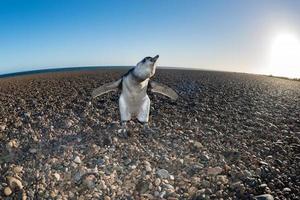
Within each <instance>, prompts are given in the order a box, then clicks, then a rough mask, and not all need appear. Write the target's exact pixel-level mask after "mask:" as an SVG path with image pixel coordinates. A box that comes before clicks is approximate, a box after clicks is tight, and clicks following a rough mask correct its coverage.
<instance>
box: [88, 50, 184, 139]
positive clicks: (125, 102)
mask: <svg viewBox="0 0 300 200" xmlns="http://www.w3.org/2000/svg"><path fill="white" fill-rule="evenodd" d="M158 58H159V55H156V56H155V57H145V58H144V59H143V60H141V61H140V62H139V63H137V65H136V66H135V67H134V68H132V69H130V70H129V71H128V72H127V73H126V74H124V75H123V76H122V77H121V78H120V79H118V80H117V81H114V82H111V83H107V84H104V85H102V86H100V87H98V88H96V89H94V90H93V92H92V98H96V97H98V96H100V95H103V94H105V93H108V92H112V91H118V90H121V94H120V97H119V111H120V118H121V129H120V130H119V131H118V132H119V133H121V134H122V136H123V137H127V136H128V135H127V134H128V130H127V122H128V121H130V120H131V119H135V118H136V119H137V120H138V121H139V122H140V123H142V124H143V129H144V131H145V133H146V134H147V135H149V134H151V133H154V132H155V131H153V129H151V128H150V127H149V123H148V122H149V113H150V98H149V96H148V94H147V90H148V89H149V90H150V91H151V92H155V93H159V94H162V95H165V96H167V97H169V98H171V99H172V100H174V101H175V100H177V98H178V94H177V93H176V92H175V91H174V90H173V89H171V88H170V87H168V86H166V85H164V84H161V83H158V82H155V81H152V80H150V79H151V78H152V77H153V76H154V74H155V71H156V61H157V59H158Z"/></svg>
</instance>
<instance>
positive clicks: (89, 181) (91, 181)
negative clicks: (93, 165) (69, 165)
mask: <svg viewBox="0 0 300 200" xmlns="http://www.w3.org/2000/svg"><path fill="white" fill-rule="evenodd" d="M95 181H96V177H95V176H94V175H89V176H87V177H85V179H84V180H83V184H84V185H86V186H87V187H88V188H89V189H93V188H95V186H96V184H95Z"/></svg>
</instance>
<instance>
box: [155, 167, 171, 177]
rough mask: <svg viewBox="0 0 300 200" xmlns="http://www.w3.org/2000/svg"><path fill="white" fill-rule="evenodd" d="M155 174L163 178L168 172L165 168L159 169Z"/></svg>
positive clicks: (167, 175)
mask: <svg viewBox="0 0 300 200" xmlns="http://www.w3.org/2000/svg"><path fill="white" fill-rule="evenodd" d="M156 174H157V175H158V176H159V177H160V178H163V179H167V178H169V176H170V175H169V172H168V171H167V170H166V169H160V170H158V171H157V172H156Z"/></svg>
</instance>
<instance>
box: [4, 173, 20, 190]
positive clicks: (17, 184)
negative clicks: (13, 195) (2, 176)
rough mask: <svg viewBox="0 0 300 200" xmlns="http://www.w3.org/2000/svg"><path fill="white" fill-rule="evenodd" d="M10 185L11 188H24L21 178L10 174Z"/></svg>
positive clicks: (8, 180) (8, 179) (8, 178)
mask: <svg viewBox="0 0 300 200" xmlns="http://www.w3.org/2000/svg"><path fill="white" fill-rule="evenodd" d="M6 179H7V182H8V185H9V186H10V188H12V189H14V188H18V189H20V190H22V189H23V184H22V182H21V181H20V180H19V179H16V178H15V177H12V176H8V177H6Z"/></svg>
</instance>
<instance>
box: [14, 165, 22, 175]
mask: <svg viewBox="0 0 300 200" xmlns="http://www.w3.org/2000/svg"><path fill="white" fill-rule="evenodd" d="M22 171H23V167H21V166H15V167H14V168H13V172H14V173H15V174H18V173H21V172H22Z"/></svg>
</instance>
